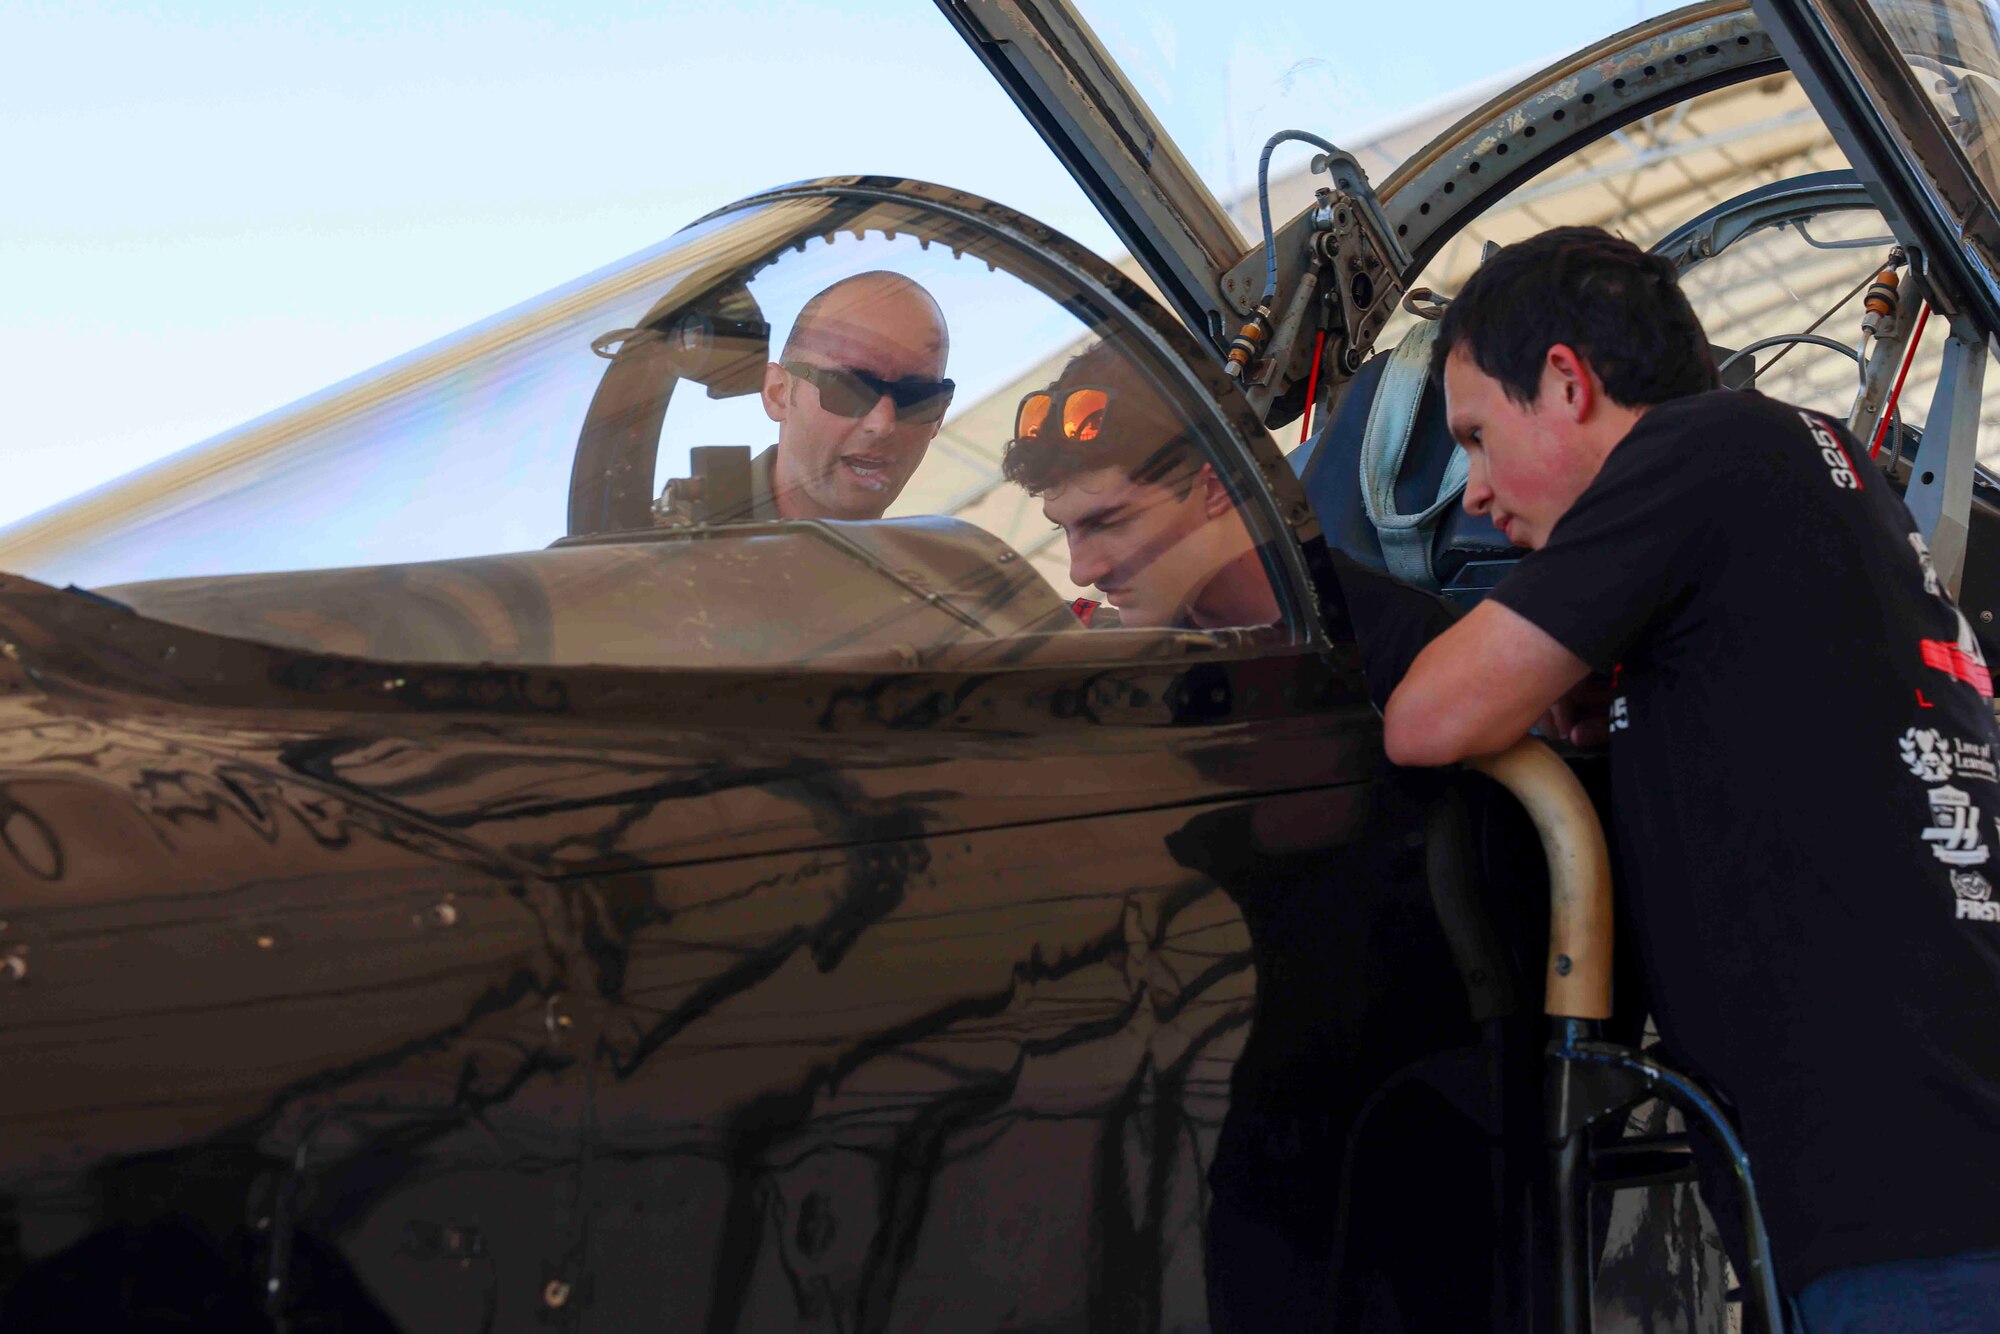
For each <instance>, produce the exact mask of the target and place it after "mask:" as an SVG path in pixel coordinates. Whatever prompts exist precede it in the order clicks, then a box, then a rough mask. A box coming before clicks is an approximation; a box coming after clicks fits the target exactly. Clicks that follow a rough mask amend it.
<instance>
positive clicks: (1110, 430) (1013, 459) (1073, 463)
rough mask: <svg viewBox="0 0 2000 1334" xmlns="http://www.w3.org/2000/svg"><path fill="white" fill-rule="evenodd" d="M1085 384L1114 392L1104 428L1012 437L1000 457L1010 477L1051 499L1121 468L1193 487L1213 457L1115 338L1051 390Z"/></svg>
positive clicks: (1066, 370) (1079, 360) (1067, 370)
mask: <svg viewBox="0 0 2000 1334" xmlns="http://www.w3.org/2000/svg"><path fill="white" fill-rule="evenodd" d="M1085 385H1091V386H1095V387H1098V388H1101V389H1108V390H1110V391H1111V404H1110V406H1109V407H1107V408H1106V409H1105V414H1104V433H1103V434H1102V435H1100V436H1099V437H1097V438H1096V439H1094V440H1071V439H1068V438H1067V437H1065V436H1064V435H1063V433H1062V431H1061V430H1059V429H1051V430H1048V431H1045V432H1044V433H1042V434H1040V435H1036V436H1030V437H1025V438H1020V437H1017V438H1016V439H1013V440H1010V441H1008V442H1007V449H1006V452H1005V453H1004V454H1002V455H1001V458H1000V471H1001V472H1002V473H1003V474H1004V475H1005V476H1006V478H1007V480H1008V481H1010V482H1013V483H1014V484H1015V485H1016V486H1019V487H1021V488H1022V489H1024V490H1025V491H1027V493H1028V494H1029V495H1031V496H1045V495H1048V494H1050V493H1051V492H1054V491H1060V490H1062V488H1063V487H1064V486H1066V485H1067V484H1068V483H1069V480H1070V478H1072V477H1074V476H1075V475H1076V474H1077V473H1080V472H1094V471H1096V470H1098V469H1100V468H1113V467H1115V468H1121V469H1123V470H1124V472H1125V475H1126V477H1128V478H1130V479H1131V480H1132V481H1135V482H1141V483H1145V484H1148V485H1158V486H1167V485H1178V486H1181V487H1182V488H1185V487H1187V486H1189V485H1192V483H1193V481H1194V475H1195V474H1196V473H1197V472H1199V471H1200V470H1201V465H1202V463H1204V462H1205V461H1206V460H1205V459H1204V458H1203V457H1202V454H1201V452H1200V451H1199V450H1198V449H1196V448H1195V443H1194V438H1193V436H1192V435H1190V434H1189V432H1188V430H1187V425H1186V423H1185V422H1184V421H1183V420H1182V419H1181V415H1180V414H1179V413H1177V412H1175V411H1174V410H1173V408H1172V407H1170V406H1169V405H1168V404H1167V402H1166V400H1165V399H1164V398H1163V397H1162V396H1161V395H1160V394H1159V392H1158V391H1157V390H1155V389H1154V388H1153V386H1152V385H1151V384H1150V383H1148V382H1147V379H1146V376H1145V375H1144V373H1143V372H1141V371H1140V369H1139V368H1138V367H1137V366H1135V365H1133V364H1132V362H1131V360H1130V359H1129V358H1128V357H1127V356H1126V355H1125V354H1124V353H1123V352H1121V351H1119V350H1118V349H1117V348H1115V347H1114V346H1112V344H1110V343H1108V342H1104V343H1096V344H1093V345H1092V346H1090V347H1088V348H1086V349H1084V350H1083V351H1082V352H1079V353H1078V354H1077V355H1076V356H1074V357H1072V358H1070V360H1069V364H1068V365H1066V366H1064V367H1063V371H1062V374H1061V375H1059V376H1057V377H1056V380H1055V383H1054V384H1051V385H1050V386H1049V392H1050V393H1052V394H1054V395H1055V396H1056V398H1057V399H1058V400H1060V399H1061V398H1062V396H1063V395H1064V394H1066V393H1068V392H1069V391H1070V390H1071V389H1075V388H1080V387H1082V386H1085Z"/></svg>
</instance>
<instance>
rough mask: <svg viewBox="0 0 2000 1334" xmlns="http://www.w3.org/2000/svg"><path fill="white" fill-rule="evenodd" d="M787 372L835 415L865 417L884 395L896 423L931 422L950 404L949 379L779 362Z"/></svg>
mask: <svg viewBox="0 0 2000 1334" xmlns="http://www.w3.org/2000/svg"><path fill="white" fill-rule="evenodd" d="M779 364H780V365H781V366H783V367H784V368H785V371H786V372H787V373H788V374H791V375H796V376H798V377H799V378H800V379H801V380H804V381H806V382H807V383H809V384H811V385H812V386H813V387H814V388H816V389H818V390H819V405H820V406H821V407H823V408H825V409H826V410H827V411H828V412H831V413H832V414H833V415H834V416H836V417H866V416H867V415H868V414H869V413H871V412H873V411H874V410H875V405H876V404H877V403H880V402H881V401H882V398H883V396H884V395H887V396H888V397H889V398H890V399H891V400H892V401H893V402H894V403H895V405H896V420H897V421H899V422H934V421H936V420H938V418H940V417H942V416H944V413H945V409H946V408H949V407H950V406H951V394H952V390H954V389H956V388H957V387H958V386H956V385H954V384H953V383H952V382H951V381H950V380H884V379H882V378H880V377H879V376H874V375H870V374H869V373H868V372H866V371H857V370H849V369H845V368H842V367H835V366H813V365H810V364H808V363H806V362H803V361H786V362H780V363H779Z"/></svg>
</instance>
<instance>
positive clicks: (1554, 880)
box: [1465, 737, 1611, 1019]
mask: <svg viewBox="0 0 2000 1334" xmlns="http://www.w3.org/2000/svg"><path fill="white" fill-rule="evenodd" d="M1465 763H1466V765H1467V766H1468V767H1470V768H1473V769H1477V770H1478V771H1479V772H1480V773H1483V774H1485V775H1486V776H1487V777H1488V778H1491V779H1493V780H1494V781H1495V782H1497V783H1499V784H1500V786H1502V787H1504V788H1506V789H1507V790H1508V791H1509V792H1511V793H1513V794H1514V797H1515V800H1517V801H1519V802H1520V803H1521V805H1522V806H1524V807H1526V808H1527V811H1528V818H1529V819H1531V820H1533V821H1534V822H1535V832H1536V833H1538V834H1540V835H1541V838H1542V855H1543V856H1545V857H1547V858H1548V863H1549V962H1548V978H1547V985H1546V987H1545V989H1544V1000H1543V1006H1542V1008H1543V1009H1545V1010H1547V1011H1548V1013H1549V1014H1551V1015H1553V1016H1555V1017H1556V1018H1559V1019H1609V1018H1610V1017H1611V857H1610V854H1609V852H1608V851H1607V850H1606V848H1605V845H1604V826H1603V825H1602V824H1601V823H1599V822H1598V819H1597V810H1596V808H1595V807H1593V806H1592V805H1591V804H1590V796H1589V794H1588V793H1586V792H1585V791H1584V790H1583V784H1582V783H1579V782H1578V781H1577V779H1576V775H1575V774H1573V773H1571V772H1570V768H1569V766H1568V765H1567V764H1564V763H1563V761H1562V758H1561V757H1560V756H1558V755H1557V754H1556V753H1555V752H1554V751H1553V750H1551V749H1549V746H1548V743H1546V742H1544V741H1541V740H1538V739H1537V738H1535V737H1522V738H1521V739H1520V740H1519V741H1516V742H1515V743H1514V744H1513V745H1512V746H1509V747H1508V748H1507V749H1506V750H1503V751H1501V752H1500V753H1499V754H1498V755H1482V756H1480V757H1478V758H1476V759H1468V760H1467V761H1466V762H1465Z"/></svg>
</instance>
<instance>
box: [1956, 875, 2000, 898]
mask: <svg viewBox="0 0 2000 1334" xmlns="http://www.w3.org/2000/svg"><path fill="white" fill-rule="evenodd" d="M1951 892H1952V893H1954V894H1956V895H1958V896H1959V897H1960V898H1962V899H1974V900H1976V901H1979V902H1982V903H1983V902H1984V901H1986V900H1987V899H1990V898H1992V897H1993V886H1992V885H1990V884H1988V883H1987V882H1986V877H1985V876H1983V875H1981V874H1979V872H1977V871H1953V872H1952V873H1951Z"/></svg>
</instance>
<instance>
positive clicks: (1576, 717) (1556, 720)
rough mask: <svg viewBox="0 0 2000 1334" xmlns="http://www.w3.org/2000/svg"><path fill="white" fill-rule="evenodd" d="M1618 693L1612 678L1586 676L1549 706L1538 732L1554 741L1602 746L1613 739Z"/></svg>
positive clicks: (1538, 726) (1539, 724)
mask: <svg viewBox="0 0 2000 1334" xmlns="http://www.w3.org/2000/svg"><path fill="white" fill-rule="evenodd" d="M1617 693H1618V692H1617V690H1616V688H1615V687H1613V686H1612V684H1611V678H1610V677H1608V676H1589V677H1586V678H1584V679H1583V680H1581V681H1579V682H1577V683H1576V685H1575V686H1573V687H1572V688H1571V689H1570V692H1569V693H1568V694H1566V695H1564V696H1563V697H1562V698H1561V699H1559V700H1557V701H1556V702H1555V703H1554V704H1551V705H1550V706H1549V711H1548V712H1547V713H1545V714H1543V715H1542V720H1541V721H1540V722H1539V723H1537V724H1536V725H1535V730H1537V731H1539V732H1540V733H1541V734H1542V735H1543V736H1545V737H1547V738H1548V739H1549V740H1551V741H1567V742H1568V743H1569V744H1570V745H1572V746H1601V745H1603V744H1604V743H1605V742H1606V741H1609V740H1610V739H1611V699H1612V697H1613V696H1614V695H1616V694H1617Z"/></svg>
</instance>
